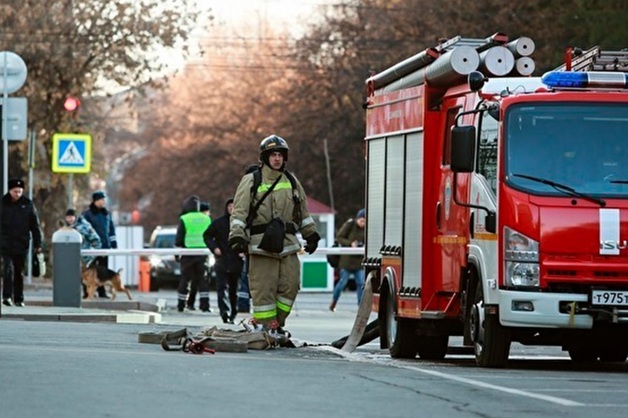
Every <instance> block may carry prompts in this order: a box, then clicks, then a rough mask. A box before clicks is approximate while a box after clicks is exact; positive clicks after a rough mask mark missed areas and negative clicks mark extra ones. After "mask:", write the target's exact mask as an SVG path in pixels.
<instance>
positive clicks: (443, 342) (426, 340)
mask: <svg viewBox="0 0 628 418" xmlns="http://www.w3.org/2000/svg"><path fill="white" fill-rule="evenodd" d="M448 344H449V337H448V336H447V335H436V336H433V335H430V336H422V337H418V352H419V357H421V358H422V359H423V360H442V359H444V358H445V354H447V345H448Z"/></svg>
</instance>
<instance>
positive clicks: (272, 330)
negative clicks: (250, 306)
mask: <svg viewBox="0 0 628 418" xmlns="http://www.w3.org/2000/svg"><path fill="white" fill-rule="evenodd" d="M264 328H265V329H266V331H267V332H268V335H269V336H270V337H271V338H272V339H274V340H275V345H278V346H285V345H286V343H287V342H288V336H287V335H286V334H284V333H280V332H279V330H280V328H279V322H277V320H276V319H273V320H272V321H270V322H269V323H268V324H265V325H264Z"/></svg>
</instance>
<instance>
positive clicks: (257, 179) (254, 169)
mask: <svg viewBox="0 0 628 418" xmlns="http://www.w3.org/2000/svg"><path fill="white" fill-rule="evenodd" d="M247 173H253V185H252V186H251V207H250V209H249V216H248V218H247V225H250V222H252V221H253V219H254V218H255V215H257V207H254V205H253V198H254V197H255V194H256V193H257V188H258V187H259V185H260V184H262V167H260V166H259V165H255V166H249V168H248V169H247ZM283 173H284V174H285V175H286V177H288V180H289V181H290V185H291V186H292V200H293V201H294V212H293V213H292V219H293V221H294V222H295V223H296V224H297V226H298V225H300V224H301V220H302V219H301V218H302V214H301V204H300V201H299V194H298V193H297V190H298V188H297V180H296V178H295V177H294V174H292V173H291V172H289V171H288V170H285V171H284V172H283Z"/></svg>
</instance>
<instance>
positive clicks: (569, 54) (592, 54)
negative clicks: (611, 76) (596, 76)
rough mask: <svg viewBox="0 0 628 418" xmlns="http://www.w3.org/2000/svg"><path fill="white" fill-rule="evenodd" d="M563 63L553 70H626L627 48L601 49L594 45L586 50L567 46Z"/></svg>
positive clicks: (627, 62) (627, 67)
mask: <svg viewBox="0 0 628 418" xmlns="http://www.w3.org/2000/svg"><path fill="white" fill-rule="evenodd" d="M565 55H566V57H565V58H566V59H565V64H563V65H561V66H560V67H557V68H556V69H555V70H554V71H615V72H628V50H627V49H622V50H620V51H602V50H601V49H600V47H599V46H594V47H593V48H591V49H589V50H588V51H582V50H581V49H580V48H567V51H566V53H565Z"/></svg>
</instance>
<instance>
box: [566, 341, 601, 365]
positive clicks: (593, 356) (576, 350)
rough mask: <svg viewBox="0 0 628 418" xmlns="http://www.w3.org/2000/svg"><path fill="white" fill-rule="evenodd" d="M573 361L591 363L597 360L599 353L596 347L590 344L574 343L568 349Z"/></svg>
mask: <svg viewBox="0 0 628 418" xmlns="http://www.w3.org/2000/svg"><path fill="white" fill-rule="evenodd" d="M567 351H568V352H569V357H571V361H574V362H576V363H591V362H594V361H596V360H597V357H598V354H597V350H596V349H595V347H592V346H590V345H574V346H571V347H569V349H568V350H567Z"/></svg>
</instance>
